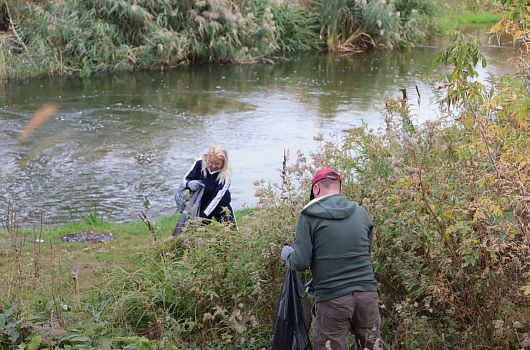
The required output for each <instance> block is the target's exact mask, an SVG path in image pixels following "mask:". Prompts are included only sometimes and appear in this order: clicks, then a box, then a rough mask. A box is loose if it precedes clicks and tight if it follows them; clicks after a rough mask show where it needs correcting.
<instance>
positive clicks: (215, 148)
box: [201, 145, 230, 185]
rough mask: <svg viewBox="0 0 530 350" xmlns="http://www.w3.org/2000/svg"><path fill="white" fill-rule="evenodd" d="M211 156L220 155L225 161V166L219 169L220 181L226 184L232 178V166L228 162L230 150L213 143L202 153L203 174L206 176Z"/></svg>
mask: <svg viewBox="0 0 530 350" xmlns="http://www.w3.org/2000/svg"><path fill="white" fill-rule="evenodd" d="M210 157H218V158H221V159H222V160H223V161H224V164H223V167H222V168H221V170H220V171H219V183H220V184H221V185H224V184H225V182H226V181H229V180H230V166H229V164H228V152H227V151H226V150H225V149H224V148H223V147H222V146H221V145H212V146H210V147H208V149H206V151H204V153H203V155H202V169H201V171H202V174H203V175H204V176H206V174H207V173H206V172H207V171H208V161H209V160H210Z"/></svg>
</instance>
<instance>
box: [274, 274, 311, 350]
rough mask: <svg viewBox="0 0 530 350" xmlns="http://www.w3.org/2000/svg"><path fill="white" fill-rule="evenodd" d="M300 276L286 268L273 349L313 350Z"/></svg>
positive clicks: (277, 313)
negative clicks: (303, 303)
mask: <svg viewBox="0 0 530 350" xmlns="http://www.w3.org/2000/svg"><path fill="white" fill-rule="evenodd" d="M301 285H302V282H301V281H300V276H298V273H297V272H296V271H294V270H291V269H290V268H286V269H285V277H284V279H283V285H282V291H281V294H280V300H279V301H278V308H277V312H276V319H275V320H274V324H273V325H272V344H271V350H311V349H312V347H311V341H310V340H309V334H308V330H307V326H306V322H305V318H304V311H303V309H302V300H301V297H300V292H301Z"/></svg>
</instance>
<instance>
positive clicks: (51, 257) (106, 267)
mask: <svg viewBox="0 0 530 350" xmlns="http://www.w3.org/2000/svg"><path fill="white" fill-rule="evenodd" d="M176 221H177V216H171V217H165V218H162V219H160V220H159V221H157V222H156V223H153V225H154V228H155V233H156V239H157V241H160V240H164V239H166V238H167V237H169V236H170V235H171V232H172V229H173V227H174V225H175V223H176ZM76 233H106V234H112V235H113V236H114V239H113V240H112V241H109V242H106V243H69V242H62V241H61V240H60V238H61V237H63V236H64V235H68V234H76ZM36 240H42V242H41V243H38V242H36ZM155 244H156V242H155V240H154V236H153V234H152V233H151V232H150V231H149V230H148V229H147V226H146V225H145V224H144V223H143V222H141V221H139V220H138V221H136V222H132V223H127V224H119V223H113V222H108V221H103V220H100V219H95V218H94V217H93V216H91V215H89V216H86V217H85V218H83V220H81V221H80V222H71V223H67V224H65V225H62V226H59V227H47V228H43V230H42V232H40V230H29V229H19V230H17V231H16V232H15V233H11V234H8V233H6V232H0V275H2V276H3V278H2V279H3V281H4V283H3V284H4V286H3V288H0V303H1V302H4V301H6V300H16V301H19V302H21V303H23V304H26V303H31V302H33V301H36V300H38V299H40V298H45V299H46V298H49V296H50V295H54V294H55V295H56V296H57V297H59V298H64V299H67V300H68V299H71V295H68V293H70V288H69V287H68V285H69V284H70V283H71V278H72V272H73V271H77V273H78V276H79V277H78V278H79V286H80V291H81V294H83V292H84V291H87V290H89V289H92V288H94V287H97V286H98V285H99V284H100V283H101V282H102V278H103V276H104V274H105V272H109V271H112V270H116V269H125V270H128V269H130V268H134V267H136V266H137V264H138V263H139V262H140V255H141V253H142V252H144V251H146V250H149V249H151V248H152V247H153V246H154V245H155Z"/></svg>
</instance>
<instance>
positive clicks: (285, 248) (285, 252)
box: [280, 245, 294, 261]
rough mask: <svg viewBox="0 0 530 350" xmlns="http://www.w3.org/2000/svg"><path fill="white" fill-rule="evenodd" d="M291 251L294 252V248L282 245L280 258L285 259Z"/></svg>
mask: <svg viewBox="0 0 530 350" xmlns="http://www.w3.org/2000/svg"><path fill="white" fill-rule="evenodd" d="M292 252H294V249H293V248H291V246H288V245H285V246H283V248H282V253H281V254H280V256H281V258H282V260H283V261H287V259H288V258H289V255H291V253H292Z"/></svg>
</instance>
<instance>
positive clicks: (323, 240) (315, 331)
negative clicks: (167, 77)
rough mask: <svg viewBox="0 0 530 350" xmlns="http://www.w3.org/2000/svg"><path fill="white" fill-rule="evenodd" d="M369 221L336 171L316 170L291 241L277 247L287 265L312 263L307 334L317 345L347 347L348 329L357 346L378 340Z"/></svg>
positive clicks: (304, 266) (370, 346)
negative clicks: (312, 296) (347, 193)
mask: <svg viewBox="0 0 530 350" xmlns="http://www.w3.org/2000/svg"><path fill="white" fill-rule="evenodd" d="M372 227H373V225H372V222H371V221H370V218H369V217H368V214H367V212H366V210H365V209H364V208H363V207H361V206H359V205H358V204H356V203H353V202H351V201H349V200H348V199H347V198H346V197H345V196H344V195H342V194H341V178H340V175H339V173H338V172H337V171H336V170H335V169H331V168H324V169H320V170H318V171H317V172H316V173H315V175H314V176H313V180H312V183H311V201H310V202H309V203H308V204H307V205H306V206H305V207H304V208H303V209H302V212H301V214H300V218H299V220H298V223H297V226H296V239H295V242H294V243H293V245H292V247H290V246H285V247H283V249H282V252H281V257H282V259H283V260H285V261H286V263H287V266H288V267H289V268H291V269H293V270H296V271H304V270H306V269H308V268H310V269H311V273H312V277H313V284H314V293H315V301H316V302H315V305H314V307H313V322H312V336H313V345H314V348H315V349H317V350H319V349H329V348H331V349H333V350H344V349H347V344H346V337H347V336H348V332H349V331H351V332H352V333H353V334H354V335H355V337H356V340H357V344H358V346H360V349H365V348H368V349H374V348H378V346H379V345H378V342H379V334H380V333H379V326H380V316H379V309H378V294H377V282H376V280H375V277H374V272H373V267H372V262H371V259H370V254H371V248H372V236H373V235H372Z"/></svg>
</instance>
